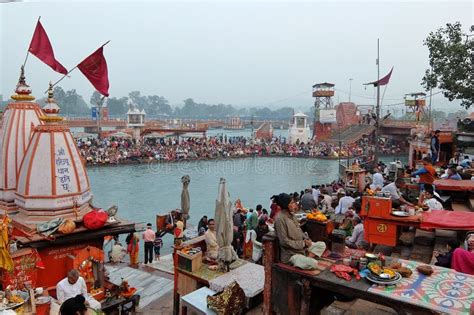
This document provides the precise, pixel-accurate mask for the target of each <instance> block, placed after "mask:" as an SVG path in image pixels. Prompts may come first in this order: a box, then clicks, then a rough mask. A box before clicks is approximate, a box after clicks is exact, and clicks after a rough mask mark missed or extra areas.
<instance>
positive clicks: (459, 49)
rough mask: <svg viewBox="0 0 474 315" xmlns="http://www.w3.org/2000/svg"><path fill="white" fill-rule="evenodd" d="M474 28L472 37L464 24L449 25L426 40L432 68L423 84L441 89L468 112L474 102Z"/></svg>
mask: <svg viewBox="0 0 474 315" xmlns="http://www.w3.org/2000/svg"><path fill="white" fill-rule="evenodd" d="M473 29H474V28H473V26H471V34H465V33H463V30H462V26H461V23H459V22H456V23H454V24H450V23H448V24H446V27H444V28H440V29H438V30H437V31H436V32H431V33H430V34H429V35H428V37H427V38H426V40H425V41H424V45H425V46H427V47H428V50H429V63H430V68H431V69H428V70H426V72H425V76H424V77H423V80H422V85H423V86H424V87H425V88H426V90H430V89H431V88H436V87H438V88H440V89H441V90H442V91H443V94H444V96H445V97H446V98H448V99H449V100H450V101H453V100H460V101H461V106H463V107H465V108H466V109H468V108H469V107H471V106H472V104H473V102H474V96H473V92H474V71H473V68H472V65H473V59H474V41H473V40H472V36H473V35H472V31H473Z"/></svg>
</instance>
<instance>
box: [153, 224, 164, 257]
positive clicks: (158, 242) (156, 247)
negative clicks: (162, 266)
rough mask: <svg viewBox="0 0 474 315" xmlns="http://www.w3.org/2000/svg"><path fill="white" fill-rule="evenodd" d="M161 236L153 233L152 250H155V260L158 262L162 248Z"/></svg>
mask: <svg viewBox="0 0 474 315" xmlns="http://www.w3.org/2000/svg"><path fill="white" fill-rule="evenodd" d="M162 236H163V234H162V233H161V232H160V231H158V232H156V233H155V240H154V241H153V249H154V250H155V260H156V261H158V260H160V249H161V246H163V239H162V238H161V237H162Z"/></svg>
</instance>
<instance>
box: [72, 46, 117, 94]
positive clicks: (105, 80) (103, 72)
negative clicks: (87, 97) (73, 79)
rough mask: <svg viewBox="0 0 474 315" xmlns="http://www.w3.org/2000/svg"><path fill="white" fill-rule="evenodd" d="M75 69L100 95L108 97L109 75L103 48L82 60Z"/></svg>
mask: <svg viewBox="0 0 474 315" xmlns="http://www.w3.org/2000/svg"><path fill="white" fill-rule="evenodd" d="M77 67H78V68H79V70H81V72H82V73H83V74H84V75H85V76H86V78H87V79H89V81H90V82H91V83H92V85H93V86H94V87H95V89H96V90H97V91H98V92H99V93H100V94H102V95H104V96H107V97H108V96H109V75H108V71H107V62H106V61H105V57H104V47H103V46H102V47H100V48H99V49H97V50H96V51H95V52H94V53H93V54H92V55H90V56H89V57H87V58H86V59H84V60H83V61H82V62H81V63H80V64H79V65H78V66H77Z"/></svg>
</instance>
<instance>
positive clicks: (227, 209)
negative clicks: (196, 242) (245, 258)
mask: <svg viewBox="0 0 474 315" xmlns="http://www.w3.org/2000/svg"><path fill="white" fill-rule="evenodd" d="M214 220H215V222H216V227H217V229H216V238H217V244H218V245H219V251H218V254H217V259H218V260H219V262H222V263H224V264H225V265H226V266H228V265H229V264H230V263H231V262H233V261H234V260H236V259H237V258H238V257H237V254H236V253H235V251H234V248H233V247H232V239H233V237H234V230H233V223H232V202H231V201H230V196H229V193H228V192H227V188H226V184H225V179H224V178H221V179H220V182H219V193H218V196H217V200H216V212H215V214H214Z"/></svg>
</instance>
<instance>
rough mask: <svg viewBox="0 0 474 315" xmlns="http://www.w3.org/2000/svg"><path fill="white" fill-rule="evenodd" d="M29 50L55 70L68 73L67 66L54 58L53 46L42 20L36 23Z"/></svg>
mask: <svg viewBox="0 0 474 315" xmlns="http://www.w3.org/2000/svg"><path fill="white" fill-rule="evenodd" d="M28 51H29V52H30V53H32V54H33V55H35V56H36V57H38V59H39V60H41V61H43V62H44V63H45V64H47V65H48V66H50V67H51V68H52V69H53V70H54V71H56V72H59V73H62V74H67V70H66V68H64V67H63V65H62V64H60V63H59V61H57V60H56V59H55V58H54V52H53V47H52V46H51V42H50V41H49V38H48V34H46V31H45V30H44V28H43V25H41V22H40V21H38V23H37V24H36V28H35V33H34V34H33V38H32V39H31V43H30V48H28Z"/></svg>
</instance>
